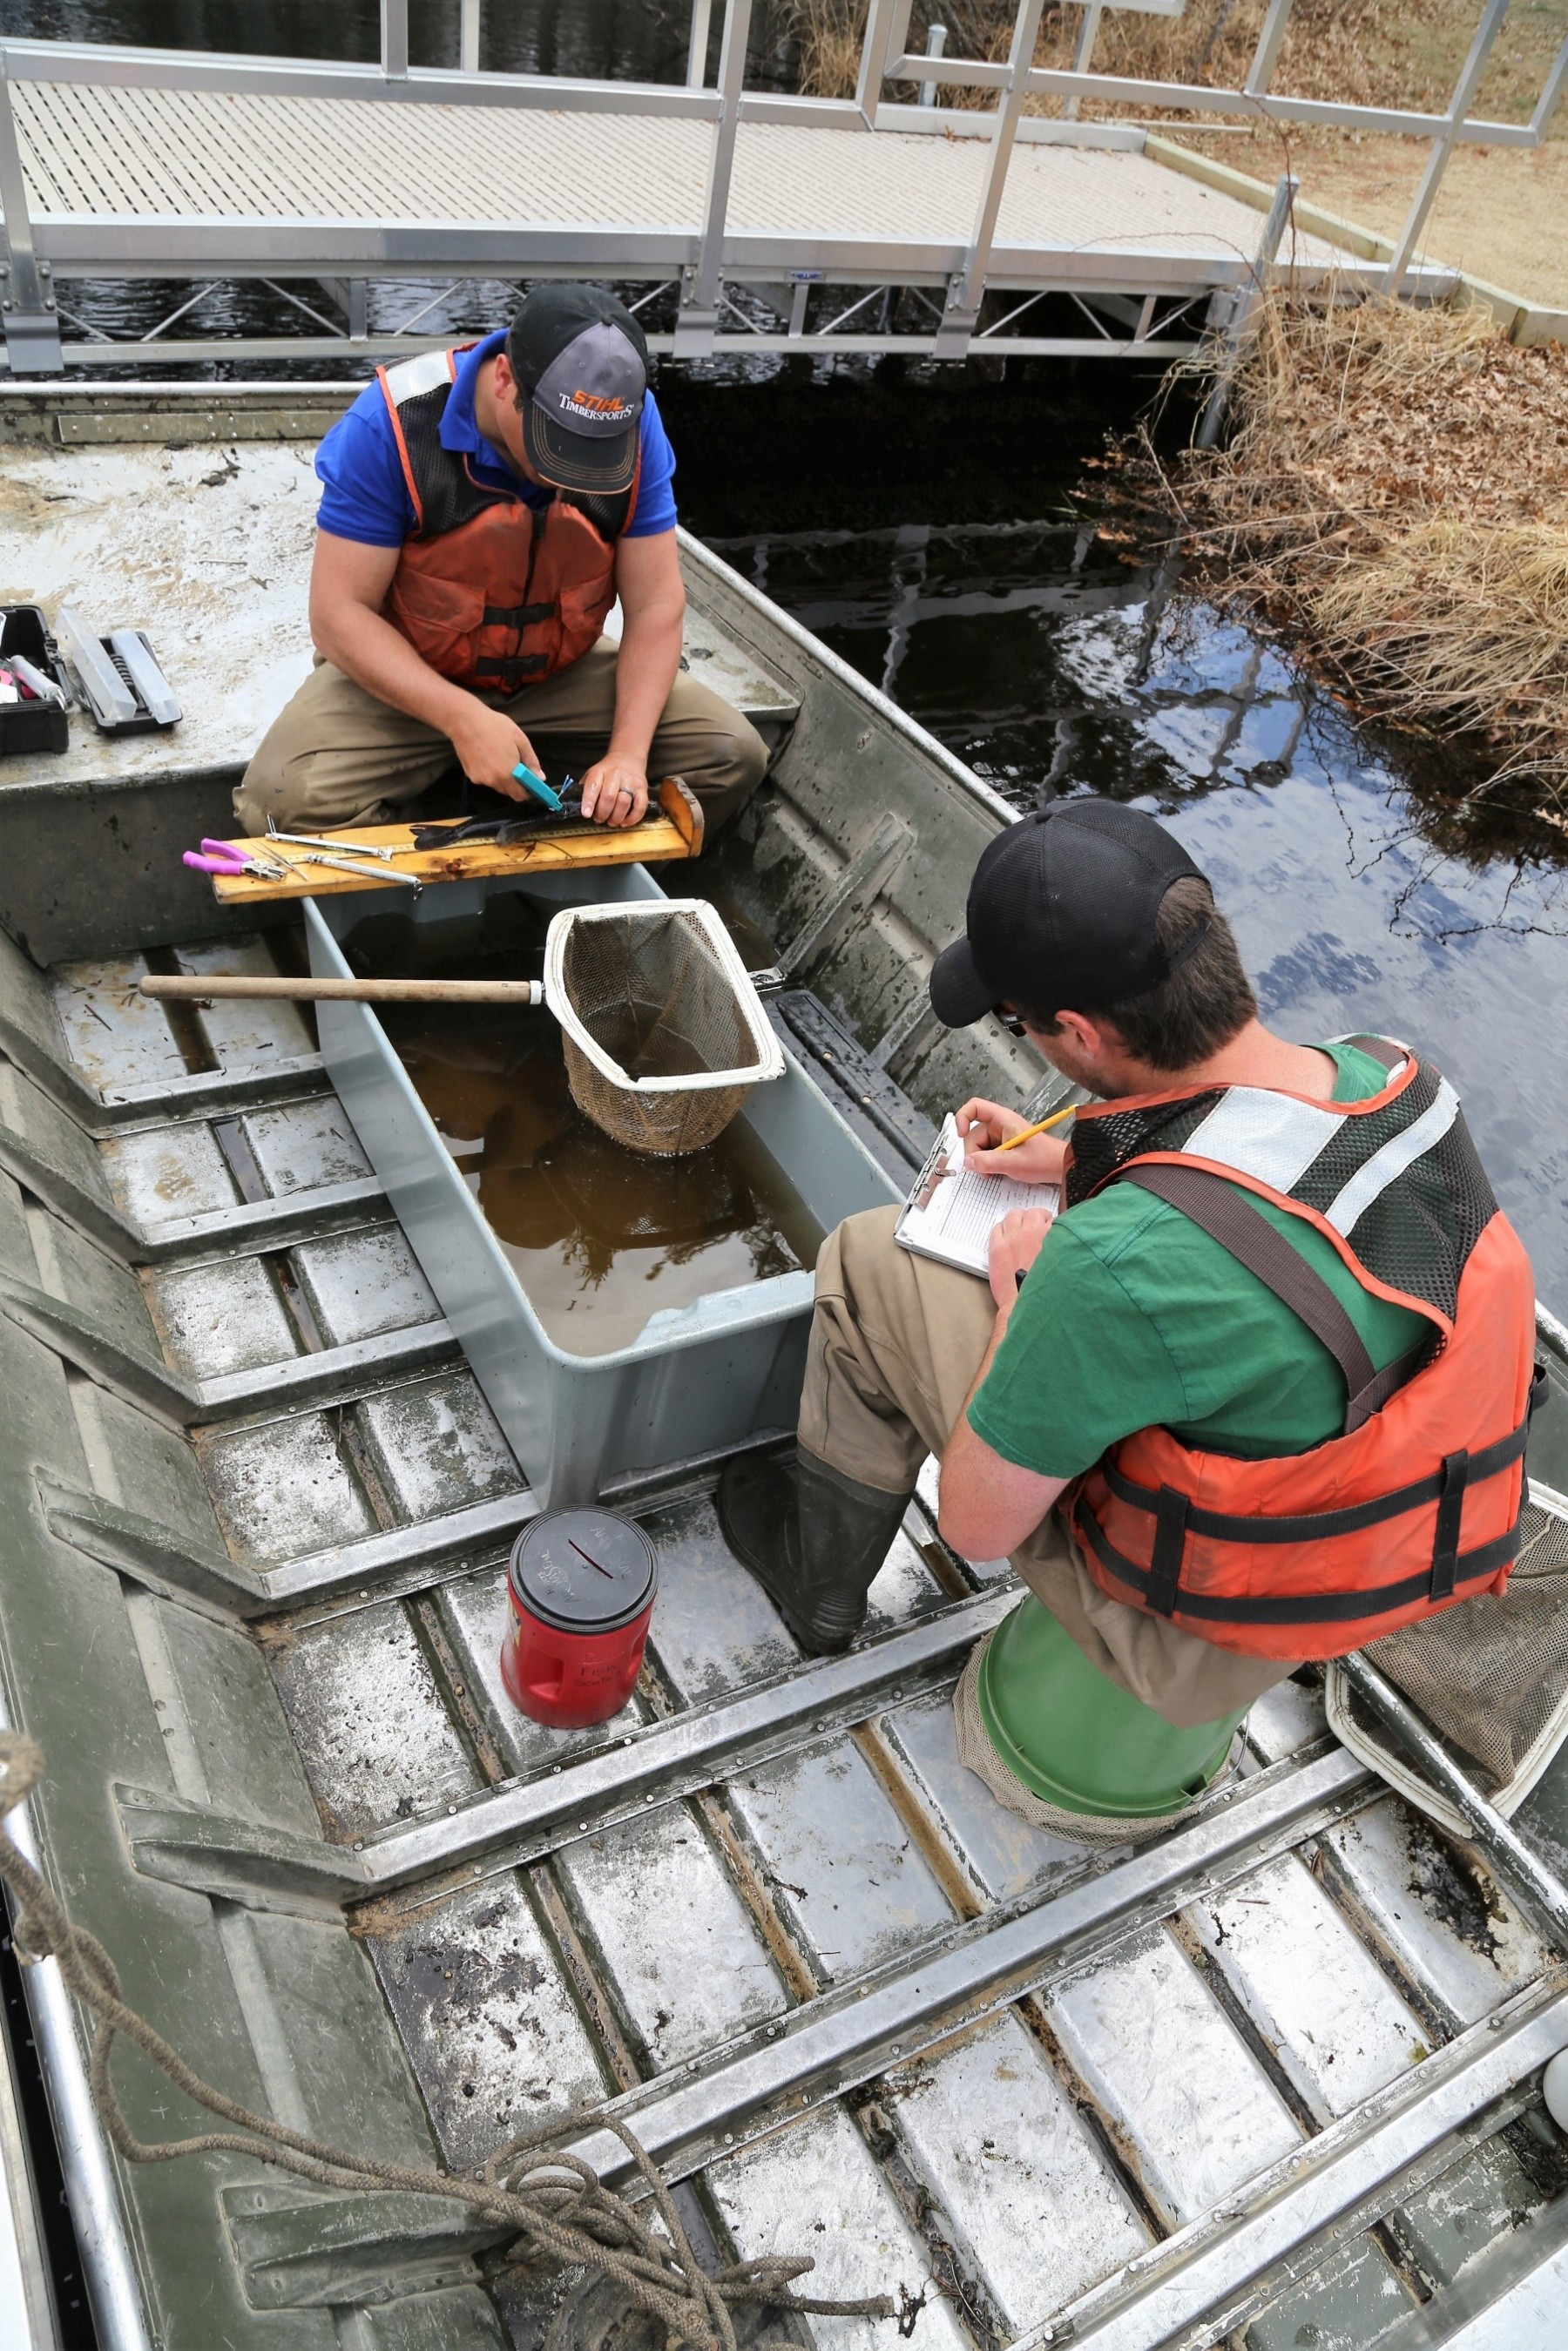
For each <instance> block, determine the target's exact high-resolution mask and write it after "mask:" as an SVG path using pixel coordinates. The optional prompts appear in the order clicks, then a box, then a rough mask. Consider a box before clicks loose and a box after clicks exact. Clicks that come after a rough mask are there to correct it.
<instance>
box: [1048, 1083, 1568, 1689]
mask: <svg viewBox="0 0 1568 2351" xmlns="http://www.w3.org/2000/svg"><path fill="white" fill-rule="evenodd" d="M1357 1041H1360V1040H1357ZM1376 1041H1377V1040H1367V1042H1368V1044H1369V1046H1370V1045H1373V1044H1375V1042H1376ZM1384 1041H1385V1042H1386V1040H1384ZM1378 1057H1379V1058H1380V1059H1385V1060H1388V1061H1393V1060H1395V1059H1396V1058H1399V1063H1400V1065H1399V1066H1398V1067H1397V1068H1396V1069H1395V1070H1394V1071H1393V1073H1392V1075H1391V1077H1390V1081H1389V1084H1388V1086H1386V1087H1385V1088H1384V1089H1382V1090H1381V1091H1380V1092H1379V1093H1378V1094H1376V1095H1375V1096H1373V1097H1372V1098H1371V1099H1370V1100H1369V1101H1368V1102H1364V1103H1345V1104H1340V1105H1333V1104H1325V1103H1322V1102H1307V1101H1304V1100H1301V1099H1298V1098H1297V1097H1295V1096H1293V1095H1288V1094H1276V1093H1271V1092H1266V1091H1264V1090H1262V1089H1260V1088H1255V1087H1233V1088H1229V1089H1226V1090H1223V1091H1221V1092H1218V1094H1217V1093H1216V1092H1214V1091H1213V1090H1209V1091H1208V1092H1205V1093H1203V1094H1201V1095H1197V1096H1181V1095H1167V1096H1159V1097H1155V1098H1151V1099H1149V1100H1146V1101H1142V1102H1122V1103H1107V1104H1106V1105H1104V1107H1103V1109H1099V1110H1093V1111H1089V1112H1086V1113H1080V1119H1079V1128H1080V1130H1081V1131H1082V1129H1083V1128H1084V1127H1085V1125H1086V1126H1087V1129H1088V1137H1089V1149H1088V1151H1087V1153H1086V1157H1087V1158H1088V1159H1089V1160H1090V1162H1091V1163H1092V1166H1093V1171H1094V1172H1093V1181H1092V1187H1091V1188H1092V1190H1094V1191H1098V1190H1099V1189H1101V1188H1102V1186H1103V1185H1104V1184H1106V1183H1112V1182H1115V1181H1117V1180H1118V1179H1119V1178H1121V1177H1123V1176H1124V1175H1125V1176H1134V1177H1135V1175H1136V1171H1138V1170H1139V1169H1144V1170H1146V1171H1148V1172H1149V1174H1150V1175H1151V1180H1152V1178H1153V1175H1154V1174H1155V1171H1165V1170H1171V1171H1175V1170H1178V1169H1181V1168H1189V1169H1192V1168H1196V1169H1202V1170H1204V1171H1206V1172H1207V1175H1211V1176H1217V1177H1224V1178H1225V1179H1226V1182H1225V1184H1224V1185H1223V1186H1218V1185H1217V1186H1215V1189H1216V1190H1218V1191H1220V1192H1221V1193H1222V1194H1223V1196H1225V1197H1227V1198H1228V1199H1229V1200H1231V1201H1234V1200H1235V1199H1236V1197H1237V1195H1236V1192H1235V1191H1234V1190H1233V1189H1232V1188H1231V1187H1232V1186H1240V1187H1241V1189H1242V1191H1243V1193H1244V1194H1249V1195H1251V1196H1255V1197H1258V1198H1261V1199H1265V1200H1270V1201H1272V1202H1273V1204H1274V1205H1275V1206H1276V1207H1280V1208H1281V1209H1284V1210H1286V1211H1287V1212H1288V1213H1289V1214H1290V1215H1291V1216H1292V1217H1300V1218H1301V1219H1303V1220H1304V1221H1306V1222H1308V1223H1311V1224H1312V1226H1313V1227H1314V1228H1316V1229H1317V1230H1318V1231H1320V1232H1321V1233H1322V1234H1323V1235H1324V1237H1325V1238H1327V1239H1328V1240H1329V1241H1331V1242H1332V1243H1333V1246H1334V1248H1335V1249H1336V1250H1337V1252H1338V1254H1339V1256H1340V1258H1341V1259H1343V1262H1344V1263H1345V1264H1346V1265H1347V1266H1348V1267H1349V1269H1350V1270H1351V1271H1352V1272H1354V1274H1355V1276H1356V1278H1357V1280H1359V1281H1361V1283H1362V1285H1363V1287H1364V1288H1365V1289H1366V1290H1369V1291H1372V1292H1373V1293H1374V1294H1375V1295H1377V1296H1380V1297H1385V1298H1389V1299H1392V1300H1394V1301H1396V1303H1398V1304H1400V1305H1403V1306H1406V1307H1409V1308H1411V1309H1413V1310H1414V1311H1416V1312H1417V1313H1420V1314H1422V1315H1424V1316H1425V1317H1426V1318H1427V1321H1428V1322H1430V1323H1431V1324H1432V1325H1433V1326H1434V1345H1435V1352H1434V1353H1432V1354H1431V1356H1430V1359H1429V1360H1428V1361H1427V1363H1426V1364H1425V1365H1424V1366H1423V1367H1422V1368H1420V1369H1416V1368H1414V1360H1413V1361H1412V1363H1411V1364H1410V1365H1409V1366H1408V1367H1407V1368H1408V1369H1409V1372H1410V1375H1409V1376H1408V1377H1407V1378H1406V1379H1405V1381H1404V1384H1401V1385H1398V1386H1396V1388H1395V1389H1394V1391H1393V1393H1392V1394H1390V1393H1387V1389H1388V1386H1389V1383H1390V1380H1391V1379H1393V1380H1397V1379H1398V1377H1399V1374H1400V1370H1401V1369H1402V1368H1406V1367H1391V1373H1390V1374H1385V1375H1384V1378H1383V1379H1382V1380H1381V1381H1379V1382H1375V1383H1374V1384H1372V1385H1371V1386H1370V1387H1369V1388H1368V1390H1367V1393H1366V1396H1365V1399H1364V1401H1365V1404H1366V1405H1367V1414H1366V1416H1365V1417H1364V1418H1363V1419H1361V1420H1360V1422H1359V1425H1354V1426H1347V1433H1345V1434H1344V1435H1342V1436H1340V1437H1331V1438H1329V1439H1328V1440H1327V1441H1326V1442H1325V1443H1323V1444H1322V1445H1318V1446H1314V1447H1312V1448H1311V1450H1309V1451H1308V1452H1306V1453H1301V1454H1291V1455H1285V1456H1276V1457H1274V1458H1269V1459H1266V1460H1262V1461H1255V1460H1244V1459H1241V1458H1238V1457H1236V1456H1233V1455H1228V1454H1220V1453H1210V1452H1204V1451H1201V1450H1199V1449H1198V1448H1197V1447H1192V1446H1187V1445H1185V1444H1183V1443H1182V1442H1181V1440H1180V1439H1179V1438H1177V1437H1175V1436H1173V1435H1172V1433H1171V1431H1170V1430H1169V1429H1167V1428H1153V1429H1141V1430H1138V1431H1136V1432H1135V1433H1134V1435H1132V1436H1130V1437H1124V1438H1123V1439H1122V1440H1121V1441H1120V1442H1119V1443H1118V1444H1116V1445H1113V1447H1111V1448H1110V1450H1109V1451H1108V1452H1107V1454H1106V1456H1105V1458H1104V1459H1103V1461H1101V1462H1100V1463H1099V1465H1098V1466H1097V1467H1096V1468H1094V1469H1092V1470H1091V1471H1090V1472H1089V1473H1088V1474H1087V1476H1085V1477H1084V1478H1083V1479H1081V1480H1080V1481H1079V1483H1078V1485H1077V1488H1076V1489H1074V1490H1073V1491H1072V1492H1071V1494H1070V1495H1069V1496H1068V1497H1066V1498H1064V1508H1065V1510H1066V1512H1067V1515H1068V1517H1069V1520H1070V1523H1071V1528H1072V1531H1073V1532H1074V1534H1075V1535H1076V1537H1077V1540H1078V1542H1079V1545H1080V1548H1081V1550H1082V1554H1083V1559H1084V1563H1085V1565H1086V1567H1087V1568H1088V1571H1089V1573H1090V1574H1091V1575H1092V1578H1093V1580H1094V1582H1095V1583H1097V1584H1098V1585H1099V1586H1100V1588H1101V1590H1102V1591H1103V1592H1106V1593H1109V1594H1110V1595H1111V1596H1112V1597H1113V1599H1117V1600H1120V1601H1124V1602H1125V1603H1127V1604H1130V1605H1132V1606H1134V1607H1142V1608H1146V1609H1149V1610H1151V1611H1152V1612H1153V1613H1155V1614H1160V1615H1164V1616H1166V1617H1167V1618H1168V1619H1169V1620H1170V1621H1171V1622H1173V1623H1175V1624H1176V1625H1182V1626H1183V1627H1184V1628H1185V1629H1186V1631H1188V1632H1192V1633H1196V1634H1198V1635H1201V1636H1202V1637H1203V1638H1204V1639H1206V1640H1209V1641H1212V1642H1215V1643H1216V1644H1218V1646H1221V1647H1224V1648H1231V1649H1239V1650H1243V1651H1246V1652H1249V1653H1250V1654H1253V1655H1257V1656H1272V1657H1287V1658H1303V1657H1329V1656H1343V1654H1344V1652H1345V1651H1347V1650H1349V1649H1354V1648H1357V1647H1359V1646H1361V1645H1362V1643H1364V1642H1365V1641H1369V1640H1375V1639H1377V1638H1379V1637H1380V1636H1381V1635H1383V1634H1385V1633H1389V1632H1393V1631H1394V1630H1395V1629H1396V1627H1397V1626H1398V1625H1406V1624H1410V1623H1413V1622H1414V1621H1415V1620H1416V1619H1417V1618H1418V1617H1422V1616H1426V1615H1429V1614H1433V1613H1435V1612H1436V1611H1437V1610H1439V1609H1441V1608H1446V1607H1449V1606H1452V1605H1453V1604H1454V1603H1455V1602H1456V1601H1458V1600H1463V1599H1468V1598H1469V1597H1470V1596H1471V1595H1472V1594H1473V1593H1478V1592H1481V1591H1490V1592H1494V1593H1500V1592H1501V1591H1503V1590H1504V1588H1505V1587H1506V1584H1507V1581H1508V1572H1509V1568H1510V1566H1511V1563H1512V1561H1513V1557H1514V1551H1515V1546H1516V1542H1517V1526H1518V1519H1519V1512H1520V1509H1521V1502H1522V1498H1523V1490H1524V1478H1523V1467H1522V1464H1523V1455H1524V1446H1525V1436H1526V1431H1527V1428H1528V1426H1529V1417H1530V1411H1531V1407H1532V1405H1533V1404H1534V1403H1535V1402H1536V1401H1538V1400H1539V1395H1540V1393H1541V1387H1540V1375H1539V1374H1536V1373H1534V1372H1533V1367H1532V1355H1533V1343H1534V1284H1533V1281H1532V1279H1531V1270H1530V1262H1529V1259H1527V1257H1526V1256H1525V1253H1524V1250H1523V1249H1522V1248H1521V1245H1520V1242H1519V1240H1518V1238H1516V1236H1515V1235H1514V1233H1513V1230H1512V1228H1511V1226H1510V1225H1509V1223H1508V1220H1507V1218H1506V1217H1504V1216H1502V1214H1501V1213H1500V1210H1499V1209H1498V1208H1497V1206H1496V1203H1495V1202H1494V1201H1493V1200H1492V1198H1491V1195H1490V1188H1489V1187H1488V1186H1487V1185H1486V1181H1485V1177H1484V1176H1483V1175H1481V1174H1480V1170H1479V1161H1477V1159H1476V1157H1475V1153H1474V1148H1473V1145H1472V1144H1470V1142H1469V1135H1468V1134H1467V1133H1466V1132H1465V1127H1464V1120H1463V1115H1462V1113H1461V1112H1460V1109H1459V1105H1458V1097H1457V1095H1456V1094H1455V1093H1454V1091H1453V1089H1452V1087H1451V1086H1449V1085H1448V1081H1446V1080H1445V1079H1442V1078H1440V1077H1438V1075H1437V1072H1436V1071H1433V1070H1431V1069H1430V1067H1429V1066H1428V1065H1425V1064H1421V1063H1418V1062H1416V1060H1415V1059H1414V1057H1412V1056H1410V1055H1408V1054H1406V1053H1404V1052H1403V1049H1400V1048H1392V1049H1389V1050H1385V1051H1384V1052H1382V1053H1380V1054H1379V1056H1378ZM1110 1121H1114V1122H1116V1124H1115V1127H1114V1130H1113V1133H1112V1134H1110V1135H1109V1136H1107V1134H1106V1133H1105V1129H1104V1126H1102V1133H1101V1134H1100V1135H1099V1136H1098V1137H1096V1135H1095V1126H1096V1123H1097V1122H1101V1123H1104V1122H1110ZM1175 1134H1181V1135H1182V1137H1183V1141H1182V1143H1181V1144H1180V1145H1179V1146H1176V1147H1173V1145H1172V1142H1171V1140H1170V1138H1171V1137H1172V1136H1173V1135H1175ZM1077 1148H1078V1145H1077V1137H1076V1134H1075V1139H1074V1152H1075V1156H1076V1153H1077ZM1188 1183H1189V1184H1190V1178H1189V1179H1188ZM1170 1188H1171V1189H1172V1190H1173V1191H1174V1190H1178V1189H1180V1188H1181V1187H1180V1186H1175V1185H1173V1186H1171V1187H1170ZM1200 1189H1201V1182H1200ZM1072 1190H1073V1186H1072V1185H1071V1180H1070V1185H1069V1191H1070V1196H1071V1193H1072ZM1083 1196H1086V1195H1085V1193H1084V1192H1083V1191H1082V1189H1080V1190H1079V1191H1078V1193H1077V1197H1079V1198H1082V1197H1083ZM1188 1197H1189V1198H1191V1197H1192V1195H1191V1194H1190V1193H1189V1194H1188ZM1173 1205H1175V1202H1174V1200H1173ZM1187 1212H1188V1213H1192V1214H1197V1215H1198V1221H1199V1222H1200V1223H1203V1224H1204V1225H1205V1227H1206V1228H1209V1226H1208V1220H1207V1215H1206V1214H1199V1213H1198V1210H1197V1208H1196V1207H1190V1208H1189V1209H1188V1211H1187ZM1218 1222H1219V1223H1220V1224H1221V1225H1224V1224H1225V1222H1226V1219H1225V1218H1224V1217H1220V1218H1219V1219H1218ZM1244 1222H1245V1217H1243V1219H1242V1223H1243V1224H1244ZM1229 1223H1230V1225H1231V1227H1232V1228H1237V1219H1236V1218H1235V1217H1234V1216H1232V1217H1230V1219H1229ZM1268 1229H1269V1233H1270V1236H1271V1237H1272V1238H1273V1239H1274V1240H1276V1241H1277V1238H1278V1235H1277V1231H1276V1228H1274V1227H1272V1226H1270V1227H1269V1228H1268ZM1353 1234H1354V1236H1355V1237H1356V1238H1355V1241H1354V1243H1353V1241H1352V1238H1351V1236H1352V1235H1353ZM1215 1237H1216V1238H1220V1239H1221V1241H1222V1245H1223V1246H1228V1247H1231V1248H1232V1252H1233V1254H1235V1255H1237V1256H1239V1258H1240V1259H1241V1261H1242V1262H1243V1263H1244V1264H1248V1263H1249V1262H1250V1255H1251V1254H1257V1252H1249V1248H1248V1244H1247V1242H1246V1238H1245V1234H1244V1233H1240V1232H1239V1233H1238V1237H1237V1238H1235V1239H1233V1240H1227V1239H1226V1238H1225V1237H1224V1235H1223V1233H1216V1236H1215ZM1363 1242H1365V1243H1366V1244H1367V1245H1368V1246H1369V1248H1370V1249H1371V1252H1372V1255H1373V1258H1374V1260H1375V1262H1374V1263H1372V1264H1369V1263H1367V1262H1365V1261H1364V1259H1363V1258H1362V1257H1361V1255H1360V1254H1359V1253H1358V1251H1359V1248H1360V1246H1361V1245H1362V1244H1363ZM1268 1254H1269V1252H1268V1251H1267V1250H1264V1251H1262V1252H1261V1253H1260V1255H1261V1256H1262V1257H1263V1258H1265V1259H1266V1258H1267V1257H1268ZM1401 1254H1403V1255H1404V1256H1405V1257H1406V1259H1408V1262H1406V1264H1405V1265H1404V1266H1403V1267H1402V1268H1401V1267H1399V1266H1398V1265H1397V1263H1396V1260H1397V1259H1399V1257H1400V1256H1401ZM1305 1263H1306V1260H1305V1259H1301V1264H1302V1265H1304V1264H1305ZM1251 1270H1253V1271H1254V1272H1255V1273H1257V1274H1258V1276H1259V1278H1260V1280H1265V1281H1267V1282H1268V1285H1269V1286H1270V1288H1276V1283H1275V1282H1274V1281H1273V1280H1270V1277H1269V1274H1268V1273H1267V1272H1266V1271H1265V1270H1264V1268H1263V1265H1262V1264H1261V1263H1259V1264H1253V1265H1252V1266H1251ZM1396 1271H1400V1272H1402V1275H1403V1278H1402V1279H1400V1280H1393V1279H1391V1276H1392V1275H1393V1274H1395V1273H1396ZM1309 1279H1310V1280H1311V1281H1313V1282H1315V1281H1317V1280H1318V1277H1317V1276H1316V1275H1315V1274H1311V1273H1310V1274H1309ZM1323 1287H1325V1288H1326V1286H1323ZM1292 1291H1294V1292H1296V1293H1299V1292H1300V1291H1301V1281H1300V1280H1299V1279H1298V1280H1295V1281H1287V1280H1281V1281H1280V1282H1279V1284H1278V1287H1277V1294H1278V1295H1281V1296H1282V1297H1284V1298H1285V1301H1286V1303H1288V1304H1291V1305H1292V1306H1293V1307H1294V1308H1295V1311H1299V1312H1303V1313H1304V1312H1305V1311H1306V1309H1304V1308H1303V1307H1302V1305H1301V1302H1300V1298H1299V1294H1298V1295H1292V1294H1289V1293H1291V1292H1292ZM1330 1298H1331V1311H1330V1313H1329V1314H1328V1315H1325V1316H1324V1317H1323V1318H1321V1319H1322V1329H1323V1330H1327V1329H1328V1328H1329V1323H1330V1321H1331V1320H1332V1314H1333V1311H1339V1312H1341V1313H1343V1310H1337V1309H1333V1304H1332V1293H1330ZM1309 1327H1311V1324H1310V1323H1309ZM1324 1343H1331V1342H1330V1340H1328V1339H1325V1342H1324ZM1342 1360H1343V1357H1342Z"/></svg>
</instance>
